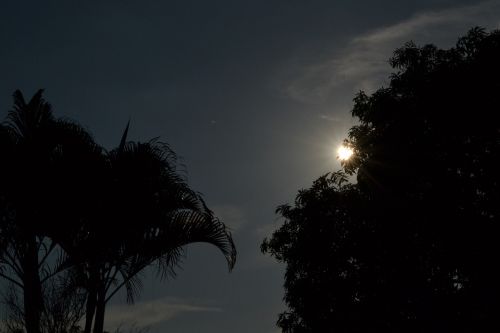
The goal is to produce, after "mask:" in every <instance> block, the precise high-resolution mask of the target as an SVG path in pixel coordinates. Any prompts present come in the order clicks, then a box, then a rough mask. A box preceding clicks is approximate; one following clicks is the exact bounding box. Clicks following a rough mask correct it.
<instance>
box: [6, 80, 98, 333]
mask: <svg viewBox="0 0 500 333" xmlns="http://www.w3.org/2000/svg"><path fill="white" fill-rule="evenodd" d="M42 93H43V90H39V91H38V92H37V93H35V95H34V96H33V97H32V98H31V100H30V101H29V102H26V100H25V99H24V96H23V94H22V93H21V92H20V91H19V90H17V91H15V92H14V94H13V97H14V106H13V109H12V110H11V111H9V113H8V116H7V120H6V121H4V123H3V124H2V125H1V127H0V133H1V134H0V141H1V143H0V145H1V148H2V154H3V156H4V157H5V159H4V161H2V166H1V169H0V172H1V174H2V176H3V177H2V186H1V189H0V191H1V193H0V198H1V202H2V203H1V206H0V209H1V212H0V213H1V215H2V220H1V229H0V276H2V277H3V278H5V279H7V280H8V281H10V282H11V283H13V284H14V285H16V286H17V287H19V288H20V289H21V290H22V293H23V297H24V301H23V307H24V309H23V312H24V322H25V326H26V331H27V332H28V333H38V332H40V316H41V315H42V312H43V310H44V302H43V293H42V285H43V283H44V282H45V281H47V280H48V279H50V278H51V277H52V276H54V275H55V274H57V273H59V272H60V271H61V269H62V266H58V265H56V267H52V268H50V267H49V266H48V263H47V259H48V258H49V256H50V255H51V253H53V252H54V250H55V249H56V248H57V242H55V241H54V239H53V238H49V237H47V236H49V235H50V233H51V232H50V231H51V230H56V229H57V228H56V223H55V221H57V220H58V219H57V218H56V215H57V214H59V212H60V211H61V210H60V209H59V208H56V207H55V205H54V203H53V202H54V198H55V197H54V195H55V194H56V193H57V191H56V189H55V188H54V185H55V184H54V180H55V179H56V176H57V172H56V170H57V169H58V168H56V167H55V165H56V164H57V163H56V161H58V160H59V161H60V160H62V159H61V158H60V157H61V156H63V155H67V154H66V151H67V150H68V149H71V150H73V151H74V152H78V153H77V155H78V156H84V155H83V154H82V152H83V150H84V149H82V147H86V148H85V149H87V150H88V147H96V146H95V144H93V140H92V139H91V137H90V135H89V134H88V133H87V132H86V131H85V130H84V129H83V128H81V127H80V126H78V125H77V124H75V123H72V122H70V121H66V120H61V119H56V118H54V117H53V114H52V108H51V105H50V104H49V103H47V102H46V101H45V100H44V99H43V97H42ZM73 155H75V154H74V153H73Z"/></svg>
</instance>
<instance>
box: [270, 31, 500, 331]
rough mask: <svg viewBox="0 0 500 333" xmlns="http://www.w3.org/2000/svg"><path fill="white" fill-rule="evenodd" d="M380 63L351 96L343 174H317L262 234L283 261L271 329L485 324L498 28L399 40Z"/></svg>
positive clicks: (494, 311)
mask: <svg viewBox="0 0 500 333" xmlns="http://www.w3.org/2000/svg"><path fill="white" fill-rule="evenodd" d="M390 65H391V66H392V67H393V69H394V70H395V72H394V73H393V74H392V75H391V76H390V82H389V85H388V86H387V87H382V88H380V89H378V90H376V91H375V92H374V93H372V94H367V93H365V92H359V93H358V94H357V95H356V96H355V98H354V107H353V110H352V114H353V116H354V117H356V118H358V119H359V123H358V125H356V126H354V127H352V128H351V130H350V131H349V135H348V139H346V141H345V144H346V145H347V146H349V147H351V148H352V149H353V150H354V155H353V156H352V157H351V158H350V159H348V160H346V161H343V162H342V166H343V168H344V171H345V172H346V173H347V174H350V175H356V177H357V183H356V184H355V185H347V184H346V185H345V186H337V185H335V183H332V182H330V183H329V182H328V181H326V179H327V178H325V177H321V178H320V179H319V180H318V181H316V182H315V183H314V184H313V186H312V188H311V189H309V190H302V191H300V192H299V194H298V196H297V200H296V202H295V204H294V206H293V207H292V206H282V207H281V208H279V209H278V213H279V214H280V215H281V216H283V217H284V219H285V222H284V224H283V226H282V227H281V228H280V229H278V230H277V231H276V232H275V233H274V234H273V236H272V237H271V239H269V240H265V241H264V243H263V248H262V249H263V251H264V252H268V253H271V255H273V256H275V257H276V258H277V259H278V260H280V261H283V262H285V263H286V264H287V271H286V275H285V289H286V294H285V301H286V302H287V304H288V307H289V310H288V311H287V312H285V313H283V314H282V315H281V316H280V319H279V321H278V325H279V326H280V327H281V328H282V329H283V331H284V332H294V333H295V332H319V331H335V332H365V331H375V332H449V331H459V332H472V331H485V330H486V328H487V327H496V329H498V323H497V320H496V318H497V315H498V311H499V310H500V285H499V284H498V281H497V277H498V273H499V270H498V268H497V265H496V262H497V261H498V259H499V257H498V253H500V245H499V244H500V243H499V242H498V241H497V238H498V236H499V227H500V224H499V223H500V212H499V209H500V206H499V204H498V203H499V202H500V174H499V172H498V170H500V125H499V123H498V121H497V120H496V119H497V118H498V113H499V111H500V100H499V99H498V92H499V91H500V81H499V80H498V77H500V32H499V31H492V32H489V33H488V32H485V30H484V29H481V28H474V29H472V30H470V31H469V33H468V34H467V35H466V36H464V37H462V38H460V39H459V40H458V42H457V44H456V46H455V47H453V48H451V49H448V50H443V49H439V48H437V47H436V46H434V45H425V46H422V47H420V46H417V45H416V44H415V43H413V42H409V43H407V44H405V45H404V46H403V47H401V48H399V49H397V50H396V51H395V52H394V55H393V57H392V58H391V59H390ZM335 175H336V176H335V177H339V176H338V174H335ZM319 184H323V186H319Z"/></svg>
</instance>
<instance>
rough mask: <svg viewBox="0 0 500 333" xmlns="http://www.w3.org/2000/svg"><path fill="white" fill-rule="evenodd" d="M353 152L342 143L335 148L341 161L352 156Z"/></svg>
mask: <svg viewBox="0 0 500 333" xmlns="http://www.w3.org/2000/svg"><path fill="white" fill-rule="evenodd" d="M353 153H354V152H353V150H352V149H351V148H349V147H346V146H343V145H342V146H340V147H339V149H337V154H338V155H337V158H338V159H339V160H341V161H346V160H348V159H349V158H350V157H351V156H352V154H353Z"/></svg>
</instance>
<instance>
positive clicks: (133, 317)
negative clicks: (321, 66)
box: [105, 298, 222, 331]
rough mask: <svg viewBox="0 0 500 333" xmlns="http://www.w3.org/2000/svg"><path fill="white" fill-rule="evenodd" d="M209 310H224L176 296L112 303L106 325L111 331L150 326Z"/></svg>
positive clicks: (107, 312)
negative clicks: (133, 302)
mask: <svg viewBox="0 0 500 333" xmlns="http://www.w3.org/2000/svg"><path fill="white" fill-rule="evenodd" d="M207 311H209V312H221V311H222V310H221V309H220V308H217V307H210V306H204V305H196V304H193V303H191V302H187V301H183V300H179V299H175V298H162V299H157V300H152V301H144V302H138V303H135V304H133V305H126V304H120V305H111V306H109V307H108V309H107V310H106V324H105V326H106V327H107V328H108V329H111V331H112V330H113V329H116V328H117V327H138V328H141V327H148V326H151V325H154V324H158V323H161V322H164V321H167V320H169V319H172V318H174V317H176V316H179V315H181V314H184V313H189V312H207Z"/></svg>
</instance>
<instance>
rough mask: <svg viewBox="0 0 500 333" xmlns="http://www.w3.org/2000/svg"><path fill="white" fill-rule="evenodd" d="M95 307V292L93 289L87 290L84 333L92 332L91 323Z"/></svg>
mask: <svg viewBox="0 0 500 333" xmlns="http://www.w3.org/2000/svg"><path fill="white" fill-rule="evenodd" d="M96 305H97V290H96V289H95V288H92V290H89V293H88V295H87V304H86V311H85V329H84V333H90V331H91V330H92V321H93V320H94V314H95V308H96Z"/></svg>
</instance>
